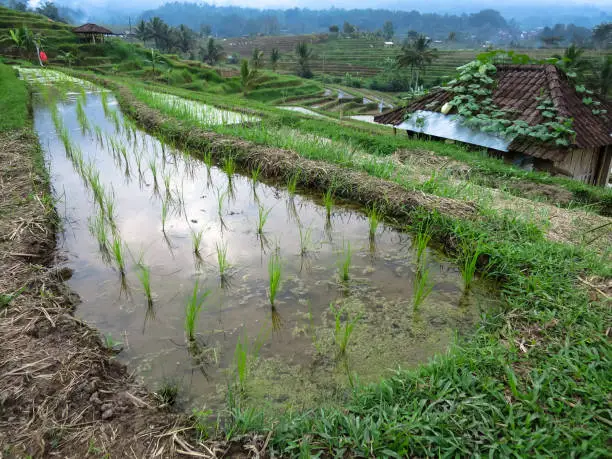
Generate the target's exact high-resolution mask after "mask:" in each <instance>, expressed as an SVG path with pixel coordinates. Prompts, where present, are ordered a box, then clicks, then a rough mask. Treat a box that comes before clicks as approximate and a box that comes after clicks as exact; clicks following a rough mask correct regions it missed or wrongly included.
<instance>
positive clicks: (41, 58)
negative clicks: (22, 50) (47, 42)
mask: <svg viewBox="0 0 612 459" xmlns="http://www.w3.org/2000/svg"><path fill="white" fill-rule="evenodd" d="M40 60H41V61H43V62H47V53H45V52H44V51H41V52H40Z"/></svg>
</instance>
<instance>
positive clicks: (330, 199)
mask: <svg viewBox="0 0 612 459" xmlns="http://www.w3.org/2000/svg"><path fill="white" fill-rule="evenodd" d="M323 204H324V205H325V211H326V212H327V218H329V217H330V216H331V211H332V208H333V207H334V190H333V189H332V188H331V187H329V188H328V189H327V191H326V192H325V193H323Z"/></svg>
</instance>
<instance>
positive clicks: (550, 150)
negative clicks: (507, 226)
mask: <svg viewBox="0 0 612 459" xmlns="http://www.w3.org/2000/svg"><path fill="white" fill-rule="evenodd" d="M494 78H495V80H497V85H496V88H495V90H494V92H493V100H494V102H495V104H496V105H497V106H498V107H499V108H501V109H504V110H506V111H508V112H510V113H513V114H514V115H515V116H514V119H520V120H524V121H526V122H527V123H529V124H531V125H535V124H539V123H541V122H542V121H543V117H542V115H541V113H540V111H539V110H538V109H537V106H538V105H539V102H538V101H537V97H539V96H540V95H544V96H547V97H549V98H550V99H551V100H552V101H553V103H554V105H555V108H556V109H557V112H558V113H559V114H560V115H562V116H564V117H566V118H572V119H573V124H572V129H573V130H574V131H575V132H576V139H575V144H574V145H573V147H574V148H596V147H600V146H605V145H611V144H612V136H611V134H612V104H610V103H608V102H606V101H604V100H599V99H598V98H597V97H596V96H591V97H592V98H593V100H599V102H601V106H600V108H605V109H606V110H608V113H607V114H605V115H594V114H593V113H592V108H593V107H592V106H587V105H585V104H584V103H583V102H582V98H583V96H582V95H581V94H579V93H578V92H577V91H576V90H575V88H574V86H573V84H572V83H571V82H570V81H569V80H568V78H567V77H566V76H565V74H564V73H563V72H562V71H561V70H559V69H558V68H557V67H556V66H554V65H497V72H496V74H495V75H494ZM452 98H453V94H452V93H451V92H449V91H448V90H446V89H438V90H435V91H433V92H431V93H430V94H427V95H426V96H423V97H421V98H419V99H416V100H414V101H412V102H410V103H409V104H408V106H407V107H403V108H398V109H395V110H393V111H390V112H387V113H383V114H381V115H379V116H377V117H375V118H374V120H375V121H376V122H377V123H381V124H393V125H396V126H397V125H399V124H401V123H402V122H403V121H404V118H405V114H406V112H414V111H416V110H426V111H439V110H440V108H441V107H442V105H444V104H445V103H446V102H449V101H450V100H451V99H452ZM428 104H431V106H430V105H428ZM510 149H511V150H514V151H519V152H523V153H525V154H529V155H532V156H536V157H540V158H547V159H550V158H553V157H555V156H556V157H557V158H558V157H559V156H564V155H565V153H566V152H567V148H563V147H558V146H551V145H544V144H542V143H538V142H537V141H535V140H534V139H519V138H517V139H515V140H514V141H513V142H512V143H511V144H510Z"/></svg>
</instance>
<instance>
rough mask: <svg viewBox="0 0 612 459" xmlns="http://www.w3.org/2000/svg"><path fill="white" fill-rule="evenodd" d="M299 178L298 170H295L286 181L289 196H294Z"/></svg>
mask: <svg viewBox="0 0 612 459" xmlns="http://www.w3.org/2000/svg"><path fill="white" fill-rule="evenodd" d="M299 179H300V172H299V171H298V172H296V173H295V174H293V175H292V176H291V177H290V178H289V181H288V182H287V191H288V192H289V196H291V197H293V196H295V192H296V190H297V184H298V180H299Z"/></svg>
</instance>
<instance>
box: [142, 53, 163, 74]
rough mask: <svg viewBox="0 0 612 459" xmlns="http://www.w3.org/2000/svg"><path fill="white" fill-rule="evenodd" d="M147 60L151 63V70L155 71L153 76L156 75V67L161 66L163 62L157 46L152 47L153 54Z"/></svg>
mask: <svg viewBox="0 0 612 459" xmlns="http://www.w3.org/2000/svg"><path fill="white" fill-rule="evenodd" d="M145 61H146V62H148V63H149V64H151V70H152V71H153V76H155V67H156V66H157V67H159V66H160V65H161V64H162V62H163V61H162V59H161V54H159V51H157V50H156V49H155V48H151V55H150V58H149V59H145Z"/></svg>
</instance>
